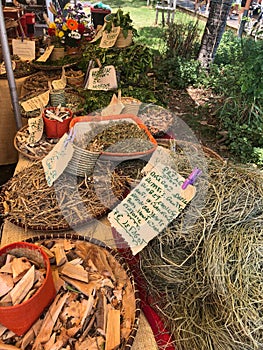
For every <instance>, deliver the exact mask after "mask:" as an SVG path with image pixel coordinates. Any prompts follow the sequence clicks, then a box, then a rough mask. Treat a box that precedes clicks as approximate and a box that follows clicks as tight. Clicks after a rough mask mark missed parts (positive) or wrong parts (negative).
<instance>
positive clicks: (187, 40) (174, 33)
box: [164, 20, 200, 59]
mask: <svg viewBox="0 0 263 350" xmlns="http://www.w3.org/2000/svg"><path fill="white" fill-rule="evenodd" d="M198 25H199V21H198V20H195V21H191V22H183V21H179V22H175V23H171V24H169V25H168V27H167V29H166V31H165V33H164V41H165V42H166V45H167V51H166V56H168V57H178V56H180V57H184V58H186V59H191V58H195V57H196V56H197V52H198V49H199V46H200V29H199V26H198Z"/></svg>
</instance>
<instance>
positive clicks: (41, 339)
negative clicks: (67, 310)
mask: <svg viewBox="0 0 263 350" xmlns="http://www.w3.org/2000/svg"><path fill="white" fill-rule="evenodd" d="M68 296H69V294H68V293H65V294H64V295H61V294H58V295H57V296H56V298H55V300H54V301H53V303H52V304H51V306H50V307H49V309H48V310H47V313H46V315H45V318H44V321H43V323H42V326H41V329H40V331H39V333H38V335H37V337H36V339H35V342H34V344H33V347H32V350H37V348H38V345H39V344H43V343H46V342H47V341H48V340H49V338H50V336H51V334H52V331H53V327H54V325H55V323H56V321H57V318H58V316H59V314H60V311H61V310H62V308H63V306H64V305H65V303H66V301H67V299H68Z"/></svg>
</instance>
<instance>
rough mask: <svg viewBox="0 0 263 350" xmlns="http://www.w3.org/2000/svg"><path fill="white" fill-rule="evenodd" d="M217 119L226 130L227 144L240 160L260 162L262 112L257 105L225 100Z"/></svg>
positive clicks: (262, 125) (262, 135) (262, 131)
mask: <svg viewBox="0 0 263 350" xmlns="http://www.w3.org/2000/svg"><path fill="white" fill-rule="evenodd" d="M218 117H219V120H220V122H221V126H222V128H223V129H224V130H227V131H228V146H229V149H230V151H231V152H232V153H233V154H235V155H236V156H237V157H238V158H239V160H240V161H241V162H244V163H251V162H252V163H256V164H262V152H260V151H259V150H261V149H262V148H263V113H262V109H261V108H260V107H259V106H257V105H254V104H253V105H247V103H246V101H243V100H242V101H238V100H236V99H234V98H229V99H227V100H226V102H225V104H224V106H223V108H222V109H221V110H220V111H219V115H218Z"/></svg>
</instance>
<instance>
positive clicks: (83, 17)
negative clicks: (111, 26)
mask: <svg viewBox="0 0 263 350" xmlns="http://www.w3.org/2000/svg"><path fill="white" fill-rule="evenodd" d="M50 10H51V12H52V13H53V14H54V17H55V19H54V22H51V23H50V24H49V26H48V36H49V38H50V40H51V43H52V44H54V45H55V46H56V47H63V46H69V47H78V46H79V45H80V43H81V40H82V39H83V38H85V39H86V40H87V41H89V40H92V39H93V37H94V35H95V30H94V27H93V24H92V21H91V16H90V14H86V13H85V12H84V11H83V7H82V5H81V4H80V3H77V4H75V5H67V7H66V8H64V9H63V11H62V10H61V9H58V10H57V9H56V8H55V7H54V5H52V4H51V6H50Z"/></svg>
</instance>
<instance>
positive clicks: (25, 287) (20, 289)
mask: <svg viewBox="0 0 263 350" xmlns="http://www.w3.org/2000/svg"><path fill="white" fill-rule="evenodd" d="M34 280H35V266H34V265H32V266H31V268H30V269H29V270H28V271H27V273H26V274H25V275H24V276H23V278H22V279H21V280H20V281H19V282H18V283H17V284H16V285H15V287H14V288H13V289H12V290H11V292H10V296H11V299H12V303H13V305H17V304H19V303H21V301H22V300H23V299H24V297H25V296H26V295H27V293H28V292H29V291H30V289H31V288H32V286H33V284H34Z"/></svg>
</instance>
